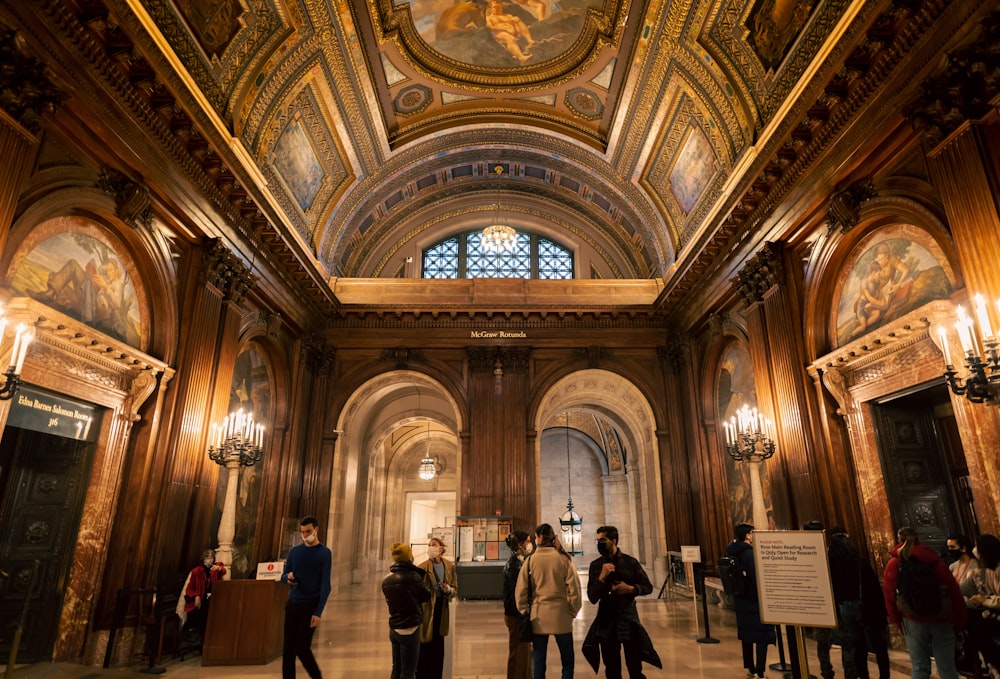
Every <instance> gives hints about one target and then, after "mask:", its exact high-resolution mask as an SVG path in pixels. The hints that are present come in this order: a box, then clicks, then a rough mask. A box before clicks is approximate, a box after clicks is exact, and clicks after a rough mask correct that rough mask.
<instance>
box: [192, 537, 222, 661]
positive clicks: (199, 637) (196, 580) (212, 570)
mask: <svg viewBox="0 0 1000 679" xmlns="http://www.w3.org/2000/svg"><path fill="white" fill-rule="evenodd" d="M225 574H226V566H225V565H224V564H223V563H222V562H221V561H216V560H215V550H214V549H206V550H205V551H203V552H202V553H201V563H199V564H198V565H197V566H195V567H194V568H192V569H191V572H190V573H189V574H188V577H187V581H186V582H185V583H184V594H183V596H182V599H183V601H184V609H183V610H184V615H183V616H182V617H181V624H182V625H183V627H182V629H181V639H182V641H184V642H185V643H184V645H185V646H186V647H194V648H195V649H201V645H202V643H203V641H204V639H205V623H206V622H208V601H209V598H210V597H211V596H212V584H213V583H215V582H217V581H219V580H221V579H222V577H223V576H224V575H225Z"/></svg>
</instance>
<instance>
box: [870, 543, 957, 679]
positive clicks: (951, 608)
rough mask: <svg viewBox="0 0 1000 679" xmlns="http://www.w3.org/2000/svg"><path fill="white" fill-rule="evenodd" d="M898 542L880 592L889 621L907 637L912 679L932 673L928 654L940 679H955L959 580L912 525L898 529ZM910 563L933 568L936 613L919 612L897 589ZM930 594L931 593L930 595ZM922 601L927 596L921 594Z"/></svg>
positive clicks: (893, 550)
mask: <svg viewBox="0 0 1000 679" xmlns="http://www.w3.org/2000/svg"><path fill="white" fill-rule="evenodd" d="M896 537H897V539H898V540H899V544H898V545H896V546H895V547H894V548H893V549H892V551H891V552H890V555H891V556H892V558H891V559H890V560H889V563H888V564H886V567H885V579H884V581H883V584H882V593H883V595H884V596H885V607H886V610H887V612H888V614H889V620H890V621H891V622H893V623H895V624H896V626H898V627H899V629H900V631H902V633H903V637H904V638H905V639H906V648H907V650H908V651H909V653H910V663H911V666H912V669H911V670H910V676H911V677H912V679H928V677H930V675H931V656H932V655H933V656H934V662H935V664H936V665H937V671H938V674H939V675H940V677H941V679H958V669H957V668H956V665H955V645H956V639H957V638H958V635H959V634H961V632H962V630H963V629H964V628H965V619H966V615H967V613H966V608H965V599H963V598H962V592H961V590H959V588H958V582H956V581H955V577H954V576H953V575H952V574H951V571H949V570H948V566H946V565H945V563H944V562H943V561H942V560H941V558H940V557H939V556H938V554H937V552H935V551H934V550H933V549H931V548H930V547H927V546H926V545H922V544H920V535H919V534H918V533H917V531H916V530H914V529H913V528H909V527H905V528H900V529H899V532H898V533H897V534H896ZM911 562H918V563H919V564H926V565H927V566H929V567H930V568H932V569H933V573H934V579H935V580H936V581H937V583H938V584H939V585H940V587H939V588H938V589H939V590H940V591H941V594H940V596H941V598H942V601H941V604H940V605H939V606H937V607H936V608H937V609H938V610H937V612H935V613H919V612H917V611H914V610H913V608H912V606H911V605H909V604H908V602H907V601H905V600H904V598H903V596H902V593H901V592H899V591H898V590H899V589H900V585H901V584H902V583H901V577H900V572H901V570H902V569H904V568H906V567H908V565H909V564H910V563H911ZM931 596H933V595H931ZM922 598H923V600H924V601H926V600H928V599H929V598H930V597H928V596H924V597H922ZM901 606H902V608H901Z"/></svg>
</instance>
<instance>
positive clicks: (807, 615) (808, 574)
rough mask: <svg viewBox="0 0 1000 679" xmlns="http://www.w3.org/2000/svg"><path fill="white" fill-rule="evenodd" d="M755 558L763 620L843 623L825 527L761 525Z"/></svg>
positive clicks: (799, 623)
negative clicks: (835, 596) (770, 527)
mask: <svg viewBox="0 0 1000 679" xmlns="http://www.w3.org/2000/svg"><path fill="white" fill-rule="evenodd" d="M753 560H754V568H755V569H756V571H757V595H758V596H759V598H760V619H761V622H764V623H767V624H769V625H796V626H806V627H836V626H837V614H836V611H835V607H834V601H833V587H832V586H831V584H830V562H829V561H828V560H827V555H826V534H825V533H823V531H820V530H767V531H765V530H755V531H754V532H753Z"/></svg>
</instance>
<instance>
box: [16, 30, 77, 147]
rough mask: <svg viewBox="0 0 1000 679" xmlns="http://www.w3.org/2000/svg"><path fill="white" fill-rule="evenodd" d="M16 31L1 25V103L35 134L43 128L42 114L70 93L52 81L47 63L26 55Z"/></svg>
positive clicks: (54, 107)
mask: <svg viewBox="0 0 1000 679" xmlns="http://www.w3.org/2000/svg"><path fill="white" fill-rule="evenodd" d="M22 43H23V40H22V39H21V38H20V37H19V36H18V35H17V31H14V30H11V29H7V28H6V27H0V64H3V67H2V68H0V92H2V93H3V96H2V97H0V107H2V108H3V110H4V111H6V112H7V114H9V115H10V117H12V118H13V119H14V120H16V121H17V122H18V123H19V124H20V125H21V126H22V127H24V128H25V129H26V130H28V131H29V132H32V133H33V134H38V132H40V131H41V129H42V116H43V115H44V114H45V113H52V112H53V111H55V109H56V106H58V105H59V104H61V103H62V102H63V101H64V100H65V99H67V97H68V95H66V94H64V93H63V92H62V91H60V90H59V89H58V88H56V87H55V86H53V85H52V83H51V82H50V81H49V78H48V75H47V68H46V66H45V64H44V63H43V62H41V61H39V60H38V59H33V58H30V57H27V56H25V55H24V54H23V53H22V50H21V44H22Z"/></svg>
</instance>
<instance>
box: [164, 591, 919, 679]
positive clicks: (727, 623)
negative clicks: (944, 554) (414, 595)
mask: <svg viewBox="0 0 1000 679" xmlns="http://www.w3.org/2000/svg"><path fill="white" fill-rule="evenodd" d="M378 585H379V583H378V581H377V580H376V581H373V582H371V583H368V584H365V585H357V586H354V587H352V588H351V590H349V591H347V592H341V593H339V594H338V595H337V596H335V597H332V598H331V599H330V602H329V604H328V605H327V609H326V612H325V614H324V616H323V622H322V623H321V626H320V628H319V631H318V632H317V634H316V638H315V640H314V641H313V649H314V652H315V653H316V657H317V659H318V660H319V663H320V667H321V669H322V671H323V677H324V679H345V678H347V677H350V678H352V679H356V678H358V677H363V678H367V677H388V676H389V673H390V669H391V665H392V663H391V658H390V647H389V640H388V627H387V618H388V615H387V612H386V606H385V601H384V599H382V596H381V590H380V589H379V586H378ZM654 596H655V595H654ZM638 605H639V615H640V617H641V618H642V622H643V624H644V625H645V627H646V629H647V630H648V631H649V634H650V636H651V637H652V639H653V642H654V644H655V646H656V648H657V651H658V652H659V654H660V657H661V659H662V660H663V670H657V669H656V668H652V667H649V666H648V665H647V666H645V667H646V671H645V674H646V676H647V677H650V678H652V677H667V676H669V677H693V678H694V677H701V678H703V679H743V677H745V672H744V670H743V669H742V661H741V654H740V643H739V641H738V640H737V639H736V619H735V614H734V613H733V612H732V611H729V610H723V609H720V608H718V607H717V606H709V629H710V632H711V636H712V637H713V638H716V639H719V640H720V643H718V644H703V643H698V641H697V639H698V638H700V637H703V636H704V625H703V623H702V616H701V604H700V603H695V602H693V601H692V600H691V599H690V598H686V597H684V596H682V595H680V594H674V595H673V596H669V597H667V598H664V599H655V598H653V597H647V598H645V599H640V600H639V602H638ZM452 606H453V609H452V614H453V616H454V617H453V621H455V623H456V624H455V626H454V630H453V632H452V634H450V635H449V637H448V639H447V641H448V643H447V646H446V657H447V665H446V667H445V674H444V676H445V677H446V678H448V677H450V678H452V679H474V678H478V679H501V678H503V677H505V676H506V657H507V630H506V628H505V627H504V623H503V607H502V605H501V603H500V602H499V601H457V602H455V603H454V604H452ZM595 612H596V607H595V606H591V605H590V604H589V603H585V604H584V607H583V610H582V611H581V613H580V616H579V617H578V619H577V621H576V624H575V625H574V631H573V635H574V637H575V639H576V648H577V653H576V676H577V677H593V676H595V675H594V673H593V670H591V668H590V666H589V665H588V664H587V663H586V661H585V660H584V658H583V655H582V654H581V653H580V645H581V644H582V642H583V638H584V636H585V635H586V632H587V628H588V627H589V625H590V622H591V621H592V620H593V616H594V614H595ZM806 647H807V650H808V656H809V670H810V673H811V674H813V675H819V667H818V664H817V661H816V653H815V643H814V642H813V641H812V640H809V639H807V640H806ZM549 654H550V655H549V663H548V668H549V669H548V672H547V675H546V676H547V677H554V678H556V679H558V677H559V658H558V653H557V650H556V648H555V644H554V643H550V644H549ZM892 659H893V673H892V679H903V678H904V677H907V676H909V660H908V658H907V656H906V654H905V653H902V652H895V651H894V652H893V653H892ZM778 661H779V657H778V651H777V649H776V647H774V646H772V647H770V649H769V655H768V663H769V664H774V663H778ZM833 664H834V668H835V669H836V670H837V676H838V677H842V676H843V672H842V670H841V668H840V649H839V647H834V649H833ZM164 665H165V667H166V670H167V671H166V673H165V675H164V676H167V677H169V678H170V679H238V678H242V677H264V676H269V677H273V676H277V675H279V674H280V672H281V660H280V659H278V660H275V661H273V662H271V663H270V664H268V665H259V666H239V667H202V666H201V662H200V659H199V658H198V657H192V658H188V659H186V660H184V661H166V662H165V663H164ZM871 667H872V670H871V674H872V677H877V676H878V672H877V670H876V669H875V667H874V658H872V663H871ZM782 674H783V673H782V672H780V671H776V670H772V671H770V672H769V673H768V675H767V676H768V679H772V678H773V679H780V678H781V677H782ZM298 676H299V677H306V674H305V672H304V671H303V670H302V668H301V666H300V667H299V671H298ZM599 676H602V677H603V668H602V672H601V674H600V675H599Z"/></svg>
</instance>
